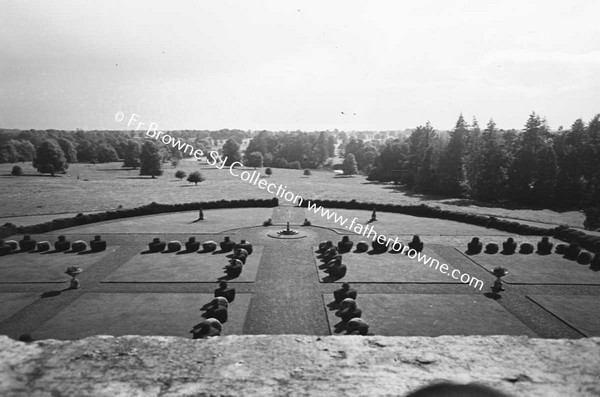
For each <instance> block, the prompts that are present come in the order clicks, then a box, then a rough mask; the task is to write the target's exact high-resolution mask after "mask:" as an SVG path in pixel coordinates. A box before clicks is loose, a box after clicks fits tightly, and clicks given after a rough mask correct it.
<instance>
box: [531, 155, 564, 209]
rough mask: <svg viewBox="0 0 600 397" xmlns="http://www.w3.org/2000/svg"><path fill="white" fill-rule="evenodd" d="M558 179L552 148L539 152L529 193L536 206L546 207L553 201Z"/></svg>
mask: <svg viewBox="0 0 600 397" xmlns="http://www.w3.org/2000/svg"><path fill="white" fill-rule="evenodd" d="M557 177H558V166H557V164H556V153H555V152H554V149H553V148H552V146H546V147H544V148H543V149H542V150H540V154H539V157H538V161H537V172H536V175H535V181H534V182H533V187H532V189H531V193H532V195H533V198H534V200H535V201H536V202H537V203H538V204H545V205H548V204H550V203H552V202H553V201H554V190H555V188H556V180H557Z"/></svg>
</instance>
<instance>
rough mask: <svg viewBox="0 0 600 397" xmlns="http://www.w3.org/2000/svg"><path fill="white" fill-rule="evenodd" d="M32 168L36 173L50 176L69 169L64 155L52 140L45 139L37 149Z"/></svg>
mask: <svg viewBox="0 0 600 397" xmlns="http://www.w3.org/2000/svg"><path fill="white" fill-rule="evenodd" d="M33 166H34V167H35V168H36V169H37V170H38V172H40V173H42V174H51V175H52V176H54V174H55V173H57V172H65V171H66V170H67V168H69V164H67V159H66V158H65V154H64V153H63V151H62V149H61V148H60V146H59V145H58V143H57V142H56V141H55V140H54V139H46V140H45V141H43V142H42V143H41V145H40V146H39V147H38V148H37V150H36V153H35V159H33Z"/></svg>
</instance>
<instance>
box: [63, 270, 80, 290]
mask: <svg viewBox="0 0 600 397" xmlns="http://www.w3.org/2000/svg"><path fill="white" fill-rule="evenodd" d="M82 272H83V269H82V268H80V267H76V266H71V267H69V268H67V271H66V272H65V274H66V275H68V276H70V277H71V282H70V284H69V289H79V288H80V287H81V283H80V282H79V280H78V279H77V276H78V275H80V274H81V273H82Z"/></svg>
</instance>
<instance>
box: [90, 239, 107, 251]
mask: <svg viewBox="0 0 600 397" xmlns="http://www.w3.org/2000/svg"><path fill="white" fill-rule="evenodd" d="M90 248H91V249H92V252H100V251H104V250H105V249H106V241H104V240H102V237H101V236H94V239H93V240H92V241H90Z"/></svg>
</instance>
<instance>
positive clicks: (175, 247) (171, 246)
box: [167, 240, 181, 252]
mask: <svg viewBox="0 0 600 397" xmlns="http://www.w3.org/2000/svg"><path fill="white" fill-rule="evenodd" d="M179 251H181V243H180V242H179V241H177V240H172V241H169V242H168V243H167V252H179Z"/></svg>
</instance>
